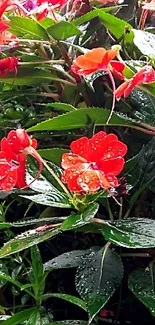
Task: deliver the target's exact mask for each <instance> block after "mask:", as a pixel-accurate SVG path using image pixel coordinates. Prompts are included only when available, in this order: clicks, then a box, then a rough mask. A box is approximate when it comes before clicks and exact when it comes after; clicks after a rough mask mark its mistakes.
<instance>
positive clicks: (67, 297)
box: [43, 293, 87, 311]
mask: <svg viewBox="0 0 155 325" xmlns="http://www.w3.org/2000/svg"><path fill="white" fill-rule="evenodd" d="M52 297H53V298H59V299H63V300H66V301H68V302H71V303H72V304H74V305H76V306H78V307H80V308H82V309H84V310H85V311H87V307H86V304H85V303H84V301H83V300H81V299H80V298H77V297H75V296H71V295H67V294H62V293H47V294H45V295H43V300H46V299H48V298H52Z"/></svg>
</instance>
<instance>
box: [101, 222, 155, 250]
mask: <svg viewBox="0 0 155 325" xmlns="http://www.w3.org/2000/svg"><path fill="white" fill-rule="evenodd" d="M102 233H103V235H104V237H105V239H106V240H108V241H110V242H112V243H113V244H116V245H119V246H123V247H128V248H130V247H132V248H149V247H155V221H154V220H151V219H145V218H129V219H127V220H122V221H115V222H114V223H112V224H111V223H108V222H107V223H106V224H105V225H103V226H102Z"/></svg>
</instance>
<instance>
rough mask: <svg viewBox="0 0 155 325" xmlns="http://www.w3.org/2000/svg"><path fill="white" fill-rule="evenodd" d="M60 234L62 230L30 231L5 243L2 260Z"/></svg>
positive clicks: (0, 250) (0, 253) (1, 250)
mask: <svg viewBox="0 0 155 325" xmlns="http://www.w3.org/2000/svg"><path fill="white" fill-rule="evenodd" d="M59 232H60V229H47V230H44V231H37V230H36V229H33V230H28V231H26V232H24V233H22V234H20V235H18V236H16V237H15V238H14V239H11V240H10V241H8V242H7V243H5V244H4V246H3V247H2V248H1V249H0V258H3V257H5V256H9V255H11V254H14V253H17V252H20V251H22V250H23V249H26V248H28V247H31V246H33V245H37V244H39V243H41V242H43V241H45V240H47V239H49V238H51V237H53V236H56V235H57V234H58V233H59Z"/></svg>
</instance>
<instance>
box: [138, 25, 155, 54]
mask: <svg viewBox="0 0 155 325" xmlns="http://www.w3.org/2000/svg"><path fill="white" fill-rule="evenodd" d="M133 32H134V40H133V41H134V44H135V45H136V46H137V47H138V49H139V50H140V51H141V53H143V54H144V55H147V56H150V57H154V58H155V35H153V34H152V33H148V32H145V31H143V30H139V29H133Z"/></svg>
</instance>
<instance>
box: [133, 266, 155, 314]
mask: <svg viewBox="0 0 155 325" xmlns="http://www.w3.org/2000/svg"><path fill="white" fill-rule="evenodd" d="M128 285H129V289H130V290H131V291H132V292H133V293H134V295H135V296H136V297H137V298H138V299H139V300H140V301H141V302H142V303H143V304H144V305H145V306H146V307H147V308H149V310H150V312H151V314H152V316H154V317H155V303H154V302H155V266H153V267H151V269H150V270H148V269H146V270H135V271H133V272H132V273H131V274H130V277H129V282H128Z"/></svg>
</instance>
